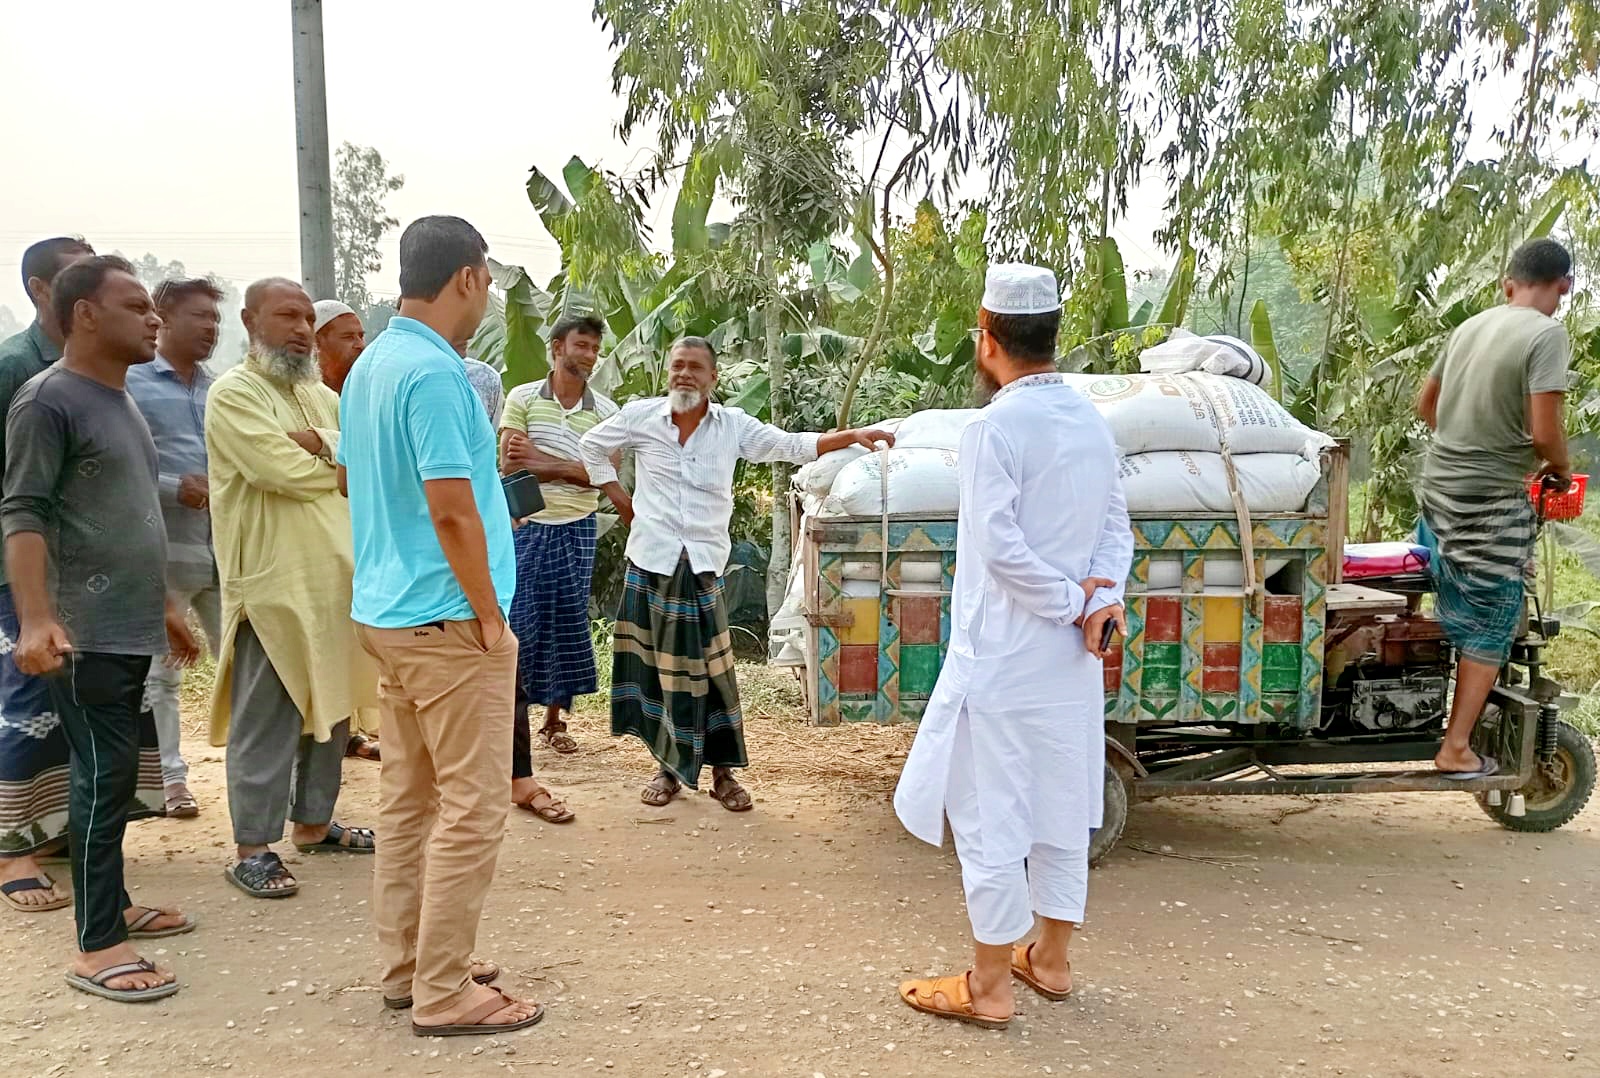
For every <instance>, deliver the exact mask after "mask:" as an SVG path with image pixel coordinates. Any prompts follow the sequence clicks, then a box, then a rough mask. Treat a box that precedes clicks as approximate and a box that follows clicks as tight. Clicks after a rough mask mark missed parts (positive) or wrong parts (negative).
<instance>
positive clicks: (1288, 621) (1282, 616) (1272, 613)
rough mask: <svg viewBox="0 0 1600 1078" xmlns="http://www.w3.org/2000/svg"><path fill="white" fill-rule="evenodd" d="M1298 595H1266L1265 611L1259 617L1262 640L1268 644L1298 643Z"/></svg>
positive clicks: (1299, 619)
mask: <svg viewBox="0 0 1600 1078" xmlns="http://www.w3.org/2000/svg"><path fill="white" fill-rule="evenodd" d="M1300 625H1301V617H1300V597H1299V596H1298V595H1269V596H1267V609H1266V613H1265V614H1264V616H1263V617H1262V619H1261V628H1262V633H1263V636H1262V640H1263V642H1264V643H1268V644H1298V643H1299V642H1300Z"/></svg>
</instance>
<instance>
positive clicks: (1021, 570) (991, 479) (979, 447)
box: [960, 418, 1083, 625]
mask: <svg viewBox="0 0 1600 1078" xmlns="http://www.w3.org/2000/svg"><path fill="white" fill-rule="evenodd" d="M960 465H961V513H962V515H963V516H968V515H970V516H971V518H972V519H974V520H976V521H977V522H978V523H977V524H976V525H975V526H974V527H972V528H971V529H970V531H969V534H970V535H972V536H973V537H974V538H975V539H976V546H977V549H976V550H973V551H968V550H966V549H965V548H963V549H962V551H961V553H960V556H962V557H966V556H969V555H976V556H977V558H978V560H979V561H981V562H982V563H983V568H984V571H985V572H986V573H988V575H989V577H990V578H991V579H993V580H994V581H995V582H996V583H997V584H999V585H1000V586H1001V587H1002V588H1004V589H1005V590H1006V592H1007V593H1008V594H1010V596H1011V597H1012V599H1014V600H1015V601H1016V603H1017V605H1018V606H1020V607H1022V608H1023V609H1024V610H1028V611H1031V612H1032V613H1034V614H1037V615H1038V616H1039V617H1041V618H1048V619H1050V620H1051V621H1054V622H1057V623H1059V624H1062V625H1070V624H1072V622H1074V621H1076V620H1077V619H1078V617H1079V615H1081V614H1082V613H1083V589H1082V588H1081V587H1079V586H1078V583H1077V581H1075V580H1068V579H1067V578H1066V577H1064V576H1062V575H1061V573H1060V572H1059V571H1058V570H1056V569H1055V568H1053V567H1052V566H1050V565H1049V564H1048V563H1047V562H1045V561H1044V559H1042V558H1040V557H1039V555H1038V554H1036V553H1035V552H1034V551H1033V550H1032V549H1031V548H1030V547H1029V546H1028V543H1027V540H1026V539H1025V538H1024V536H1023V534H1022V525H1021V523H1020V522H1019V521H1018V520H1017V500H1018V497H1019V495H1020V493H1021V491H1020V489H1019V488H1018V486H1017V480H1016V469H1017V460H1016V454H1015V452H1014V451H1013V449H1012V448H1011V445H1010V443H1009V442H1007V441H1006V439H1005V436H1004V435H1002V434H1001V433H1000V432H999V431H996V430H994V429H993V428H992V427H991V426H990V425H989V424H988V423H985V422H984V421H983V420H982V419H981V418H980V419H976V420H974V421H973V422H971V423H968V424H967V426H966V429H965V430H964V431H963V432H962V434H961V454H960Z"/></svg>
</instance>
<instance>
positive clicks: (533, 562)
mask: <svg viewBox="0 0 1600 1078" xmlns="http://www.w3.org/2000/svg"><path fill="white" fill-rule="evenodd" d="M516 542H517V591H516V595H515V596H514V597H513V598H512V600H511V619H510V620H511V631H512V632H514V633H516V634H517V681H518V683H519V684H520V686H521V687H522V692H523V695H524V696H526V697H527V699H528V700H529V701H531V702H532V703H535V704H538V705H540V706H541V707H551V706H558V707H564V708H568V709H569V710H570V709H571V707H572V699H573V697H575V696H584V695H586V694H588V693H592V692H596V691H597V690H598V689H599V687H600V686H599V684H598V682H597V680H596V677H595V668H594V638H593V637H592V636H591V635H590V633H589V581H590V578H591V577H592V576H593V575H594V544H595V517H594V514H593V513H590V514H589V515H588V516H586V517H584V518H583V519H582V520H574V521H572V522H571V523H570V524H538V523H528V524H524V525H523V526H522V527H520V528H518V529H517V531H516Z"/></svg>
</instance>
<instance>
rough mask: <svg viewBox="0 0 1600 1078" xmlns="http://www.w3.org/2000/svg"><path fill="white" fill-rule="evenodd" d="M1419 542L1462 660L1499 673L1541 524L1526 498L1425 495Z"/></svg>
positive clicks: (1442, 620)
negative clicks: (1538, 525) (1535, 519)
mask: <svg viewBox="0 0 1600 1078" xmlns="http://www.w3.org/2000/svg"><path fill="white" fill-rule="evenodd" d="M1419 500H1420V501H1421V503H1422V519H1421V520H1420V521H1419V522H1418V524H1417V539H1418V541H1419V542H1421V543H1422V544H1423V545H1424V546H1426V547H1427V548H1428V549H1429V552H1430V556H1429V561H1428V571H1429V573H1430V574H1431V575H1432V576H1433V584H1434V592H1435V599H1434V614H1435V616H1436V617H1438V619H1439V624H1440V625H1442V626H1443V627H1444V632H1445V636H1446V637H1447V638H1448V639H1449V641H1450V643H1452V644H1454V645H1455V647H1456V650H1457V651H1459V652H1460V653H1461V655H1462V657H1463V658H1466V659H1471V660H1472V661H1473V662H1479V663H1485V664H1487V665H1491V666H1500V665H1502V664H1503V663H1504V662H1505V661H1506V659H1508V658H1510V656H1511V644H1512V641H1513V640H1514V639H1515V638H1516V635H1517V627H1518V626H1519V625H1520V624H1521V621H1522V615H1523V612H1524V608H1525V604H1526V579H1527V572H1528V566H1529V564H1530V562H1531V561H1532V559H1533V543H1534V536H1535V530H1536V529H1535V524H1534V517H1533V506H1532V504H1531V503H1530V502H1529V499H1528V492H1527V491H1526V490H1522V489H1520V488H1519V489H1517V490H1515V491H1508V492H1504V493H1498V494H1494V493H1491V494H1486V495H1482V496H1471V497H1467V496H1461V495H1454V496H1452V495H1444V494H1439V493H1438V492H1435V491H1423V492H1422V494H1421V496H1420V498H1419Z"/></svg>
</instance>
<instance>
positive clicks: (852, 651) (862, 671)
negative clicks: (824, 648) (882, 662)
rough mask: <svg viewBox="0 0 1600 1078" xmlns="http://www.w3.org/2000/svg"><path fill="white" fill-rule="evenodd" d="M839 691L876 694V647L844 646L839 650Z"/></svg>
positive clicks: (863, 645)
mask: <svg viewBox="0 0 1600 1078" xmlns="http://www.w3.org/2000/svg"><path fill="white" fill-rule="evenodd" d="M839 691H840V692H841V693H847V694H860V693H867V694H869V695H872V696H876V695H877V694H878V646H877V645H876V644H846V645H845V646H844V647H842V648H840V649H839Z"/></svg>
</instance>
